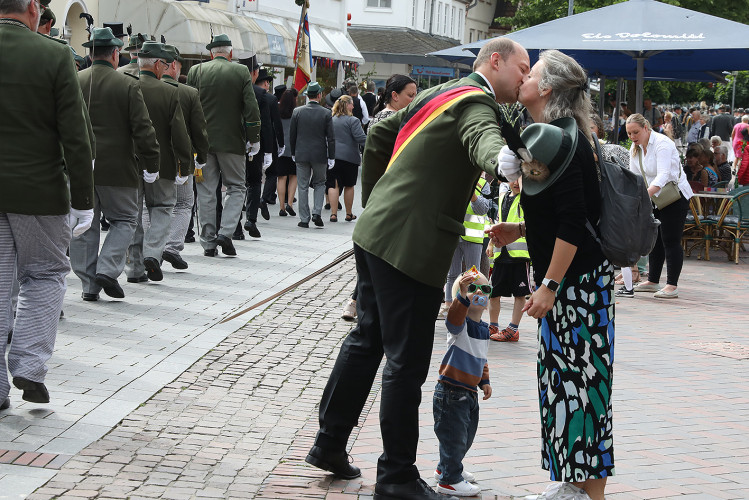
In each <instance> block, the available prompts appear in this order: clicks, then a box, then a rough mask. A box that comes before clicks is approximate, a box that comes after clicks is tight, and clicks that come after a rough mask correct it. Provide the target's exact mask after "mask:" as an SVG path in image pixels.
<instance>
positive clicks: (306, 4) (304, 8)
mask: <svg viewBox="0 0 749 500" xmlns="http://www.w3.org/2000/svg"><path fill="white" fill-rule="evenodd" d="M301 5H302V15H301V16H299V25H298V26H297V30H296V47H295V49H294V82H296V73H297V71H299V57H300V56H301V54H300V53H299V44H300V43H301V42H302V29H303V28H304V16H305V14H306V13H307V9H308V8H309V0H303V3H302V4H301Z"/></svg>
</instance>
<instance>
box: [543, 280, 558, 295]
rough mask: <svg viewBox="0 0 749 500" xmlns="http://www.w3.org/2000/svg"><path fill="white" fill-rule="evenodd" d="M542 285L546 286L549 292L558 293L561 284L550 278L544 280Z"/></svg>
mask: <svg viewBox="0 0 749 500" xmlns="http://www.w3.org/2000/svg"><path fill="white" fill-rule="evenodd" d="M541 284H542V285H544V286H545V287H546V288H548V289H549V290H551V291H552V292H556V291H557V290H558V289H559V283H557V282H556V281H554V280H552V279H549V278H544V279H543V280H542V281H541Z"/></svg>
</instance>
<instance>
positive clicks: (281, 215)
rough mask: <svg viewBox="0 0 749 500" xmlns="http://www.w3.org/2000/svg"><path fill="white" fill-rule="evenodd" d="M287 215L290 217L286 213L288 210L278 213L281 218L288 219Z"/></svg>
mask: <svg viewBox="0 0 749 500" xmlns="http://www.w3.org/2000/svg"><path fill="white" fill-rule="evenodd" d="M287 215H289V214H287V213H286V210H279V211H278V216H279V217H286V216H287Z"/></svg>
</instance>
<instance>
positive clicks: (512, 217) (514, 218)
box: [494, 191, 531, 259]
mask: <svg viewBox="0 0 749 500" xmlns="http://www.w3.org/2000/svg"><path fill="white" fill-rule="evenodd" d="M509 192H510V191H506V192H505V193H503V194H502V196H500V197H499V219H500V220H501V221H502V222H523V221H524V220H525V216H524V214H523V209H522V208H521V207H520V193H518V194H517V196H515V199H514V200H512V204H511V205H510V212H509V213H508V214H507V220H502V202H503V201H504V197H505V196H507V193H509ZM500 253H502V249H501V248H499V249H498V250H495V252H494V258H495V259H496V258H497V257H499V254H500ZM507 253H508V254H510V257H516V258H518V257H519V258H522V259H530V258H531V255H530V254H529V253H528V243H527V242H526V241H525V238H518V239H517V240H515V241H513V242H512V243H510V244H509V245H507Z"/></svg>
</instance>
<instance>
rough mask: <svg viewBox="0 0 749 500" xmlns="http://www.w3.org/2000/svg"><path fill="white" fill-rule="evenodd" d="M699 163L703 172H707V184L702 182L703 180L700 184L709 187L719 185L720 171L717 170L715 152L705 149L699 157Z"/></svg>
mask: <svg viewBox="0 0 749 500" xmlns="http://www.w3.org/2000/svg"><path fill="white" fill-rule="evenodd" d="M699 161H700V166H702V168H703V170H704V171H705V172H707V184H705V183H704V182H702V180H700V182H702V183H703V184H705V186H707V187H713V186H715V185H716V184H717V183H718V169H717V168H715V164H714V155H713V152H712V151H710V150H709V149H704V148H703V150H702V152H701V153H700V156H699ZM703 178H704V176H703Z"/></svg>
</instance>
